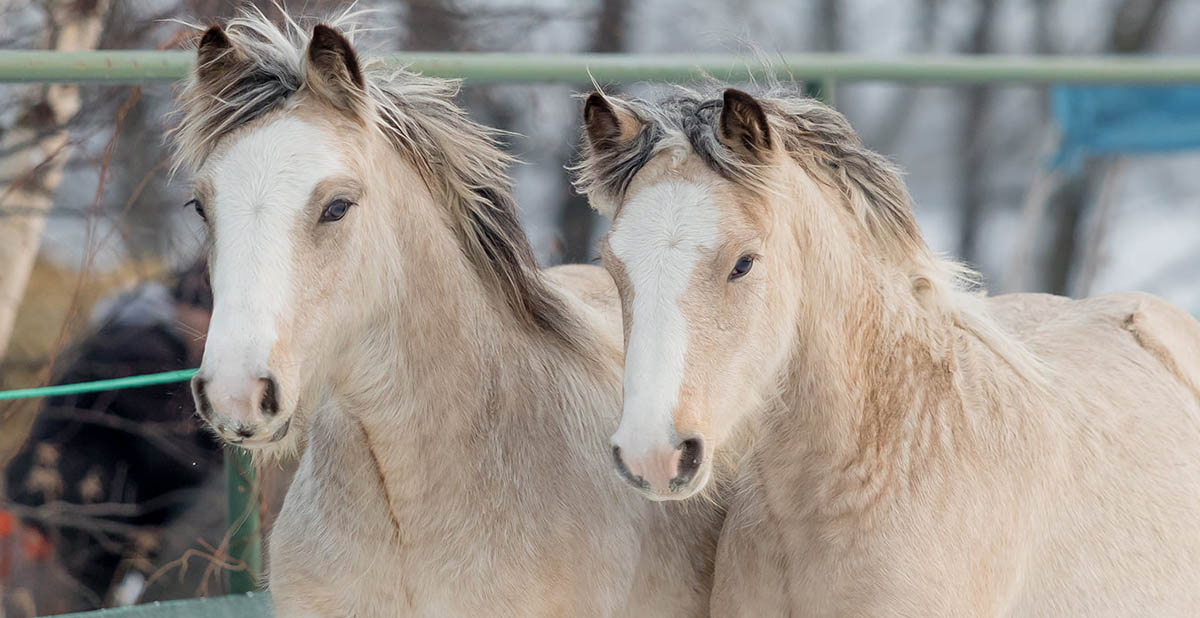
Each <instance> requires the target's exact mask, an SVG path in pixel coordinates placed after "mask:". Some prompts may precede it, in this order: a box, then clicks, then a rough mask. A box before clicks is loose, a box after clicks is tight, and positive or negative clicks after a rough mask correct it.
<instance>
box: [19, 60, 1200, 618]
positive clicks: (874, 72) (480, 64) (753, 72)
mask: <svg viewBox="0 0 1200 618" xmlns="http://www.w3.org/2000/svg"><path fill="white" fill-rule="evenodd" d="M380 60H382V62H383V63H384V64H386V65H388V66H392V67H408V68H409V69H411V70H414V71H418V72H421V73H424V74H426V75H431V76H437V77H456V78H463V79H466V80H468V81H471V82H559V83H570V84H587V83H588V82H589V81H591V80H592V79H595V80H596V81H597V82H599V83H600V84H605V83H612V82H636V81H665V82H679V81H688V80H693V79H695V78H697V77H700V76H703V75H709V76H712V77H715V78H719V79H726V80H744V79H747V78H750V77H760V76H763V75H766V74H767V73H771V74H774V75H775V76H777V77H779V78H781V79H785V80H797V81H805V82H808V85H807V87H806V91H807V92H809V93H810V94H812V95H814V96H821V97H823V98H828V97H830V96H831V95H832V93H833V89H834V86H835V84H836V83H837V82H839V81H887V82H910V83H922V84H951V85H953V84H974V83H1006V84H1050V83H1097V84H1173V83H1193V84H1200V57H1162V56H1088V57H1072V56H1041V57H1036V56H994V55H987V56H934V55H908V56H896V57H879V56H864V55H855V54H780V55H772V56H769V57H768V58H767V60H768V62H769V63H770V66H769V67H764V66H763V64H762V63H761V62H759V61H757V60H755V59H754V58H752V57H750V56H748V55H741V56H739V55H732V54H637V55H632V54H554V55H545V54H524V53H485V54H480V53H397V54H387V55H383V56H381V57H380ZM193 61H194V55H193V54H192V53H191V52H185V51H88V52H48V51H24V50H21V51H12V50H8V51H4V50H0V83H33V82H58V83H63V82H68V83H80V84H110V85H111V84H143V83H150V82H165V81H174V80H177V79H180V78H182V77H183V76H184V75H186V73H187V72H188V70H189V69H190V68H191V66H192V63H193ZM194 371H195V370H183V371H176V372H166V373H161V374H152V375H148V376H133V377H130V378H121V379H117V380H103V381H100V382H92V383H87V384H84V385H78V384H77V385H62V386H53V387H47V388H43V389H22V390H19V391H8V392H0V401H3V400H6V399H18V398H26V397H44V396H50V395H62V394H71V393H79V392H87V391H95V390H108V389H115V388H135V387H137V386H147V385H150V384H164V383H169V382H182V381H185V380H187V379H189V378H190V377H191V376H192V374H193V373H194ZM225 475H226V489H227V492H228V506H227V514H228V517H229V522H230V527H231V530H232V533H231V535H230V538H231V540H230V544H229V548H230V555H231V557H233V558H234V559H235V560H240V561H242V563H244V564H245V566H246V569H245V570H244V571H236V572H231V574H230V587H231V590H232V591H234V592H245V591H247V590H251V589H252V588H253V587H254V586H255V584H256V581H255V579H254V578H255V576H256V575H261V573H262V556H261V539H260V538H259V536H260V535H259V513H258V509H257V508H256V507H257V496H258V491H257V479H256V477H255V474H254V469H253V467H252V466H251V462H250V458H249V456H248V454H247V453H246V452H245V451H243V450H242V449H237V448H231V449H229V450H227V452H226V459H225ZM73 615H74V616H80V617H83V616H89V617H95V616H100V615H104V616H112V617H114V618H140V617H148V616H155V617H157V618H185V617H191V616H212V617H216V618H226V617H227V618H261V617H265V616H269V615H270V607H269V597H268V596H267V595H266V594H261V593H260V594H256V595H255V594H238V595H234V596H230V597H225V598H221V599H208V600H196V601H183V602H175V603H162V604H157V603H156V604H153V605H149V606H138V607H133V608H127V609H119V610H103V611H101V612H95V613H92V614H73Z"/></svg>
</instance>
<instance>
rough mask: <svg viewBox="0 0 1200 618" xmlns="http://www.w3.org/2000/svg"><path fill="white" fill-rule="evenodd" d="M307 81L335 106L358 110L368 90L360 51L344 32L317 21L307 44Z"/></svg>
mask: <svg viewBox="0 0 1200 618" xmlns="http://www.w3.org/2000/svg"><path fill="white" fill-rule="evenodd" d="M306 57H307V59H308V60H307V62H306V64H305V84H306V85H307V86H308V87H309V88H310V89H311V90H312V91H313V92H314V93H316V94H318V95H320V96H321V97H323V98H324V99H325V100H327V101H328V102H329V103H332V104H333V105H334V106H335V107H337V108H339V109H341V110H343V111H347V112H354V113H357V112H358V111H360V110H361V106H362V105H363V103H364V102H365V100H366V98H365V94H366V90H365V88H364V84H365V82H364V80H363V74H362V69H361V68H360V67H359V63H358V54H356V53H354V48H353V47H351V46H350V41H347V40H346V37H344V36H342V33H340V32H338V31H337V30H335V29H333V28H330V27H329V26H326V25H325V24H317V25H316V26H315V27H313V33H312V40H311V41H309V43H308V53H307V55H306Z"/></svg>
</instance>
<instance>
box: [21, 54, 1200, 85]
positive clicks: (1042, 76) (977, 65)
mask: <svg viewBox="0 0 1200 618" xmlns="http://www.w3.org/2000/svg"><path fill="white" fill-rule="evenodd" d="M381 59H382V60H383V61H384V62H385V63H386V64H387V65H389V66H397V67H398V66H407V67H409V68H411V69H412V70H414V71H419V72H421V73H424V74H426V75H433V76H439V77H461V78H464V79H467V80H470V81H476V82H560V83H575V84H586V83H588V82H589V81H590V80H591V78H595V79H596V81H598V82H600V83H602V84H603V83H606V82H633V81H688V80H692V79H695V78H697V77H699V76H701V75H705V74H707V75H711V76H713V77H716V78H719V79H726V80H739V79H745V78H747V77H748V76H750V75H751V74H754V75H758V76H761V75H763V74H765V73H767V72H770V73H774V74H775V75H777V76H779V77H781V78H784V79H788V78H794V79H797V80H807V79H836V80H839V81H897V82H923V83H944V84H956V83H980V82H1007V83H1050V82H1074V83H1080V82H1085V83H1110V84H1113V83H1139V84H1170V83H1188V82H1192V83H1200V58H1193V57H1164V56H1040V57H1038V56H998V55H983V56H942V55H907V56H895V57H880V56H864V55H857V54H783V55H780V56H777V57H774V58H771V62H772V65H771V66H770V67H769V68H767V67H763V66H762V64H761V63H759V62H758V61H757V60H754V59H753V58H750V57H744V56H736V55H728V54H531V53H396V54H387V55H384V56H382V57H381ZM192 61H193V54H192V53H190V52H185V51H88V52H51V51H0V82H73V83H108V84H133V83H145V82H154V81H171V80H176V79H179V78H181V77H183V76H184V74H185V73H186V72H187V71H188V69H189V68H190V67H191V65H192Z"/></svg>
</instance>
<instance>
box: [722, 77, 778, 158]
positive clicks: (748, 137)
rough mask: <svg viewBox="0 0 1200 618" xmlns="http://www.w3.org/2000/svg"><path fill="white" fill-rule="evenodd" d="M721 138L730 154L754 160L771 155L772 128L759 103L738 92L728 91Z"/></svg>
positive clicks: (726, 91) (735, 90)
mask: <svg viewBox="0 0 1200 618" xmlns="http://www.w3.org/2000/svg"><path fill="white" fill-rule="evenodd" d="M717 137H718V138H720V140H721V143H723V144H725V146H727V147H728V148H729V149H730V150H733V151H734V152H737V153H739V154H741V155H742V156H745V157H749V158H752V159H763V158H764V157H766V156H767V154H768V153H769V152H770V151H771V127H770V125H769V124H768V123H767V113H766V112H765V111H763V108H762V104H761V103H759V102H758V100H757V99H755V98H754V97H752V96H750V95H749V94H746V93H745V92H742V91H741V90H737V89H734V88H729V89H727V90H725V96H724V106H723V107H722V109H721V125H720V128H719V131H718V135H717Z"/></svg>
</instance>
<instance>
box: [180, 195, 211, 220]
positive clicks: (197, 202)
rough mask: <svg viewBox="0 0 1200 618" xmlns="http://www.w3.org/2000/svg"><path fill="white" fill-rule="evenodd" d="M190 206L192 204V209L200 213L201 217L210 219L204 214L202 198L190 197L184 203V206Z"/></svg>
mask: <svg viewBox="0 0 1200 618" xmlns="http://www.w3.org/2000/svg"><path fill="white" fill-rule="evenodd" d="M189 206H191V207H192V209H193V210H195V211H196V214H198V215H200V218H201V219H203V220H205V221H208V217H206V216H204V204H201V203H200V200H197V199H190V200H188V201H187V202H184V204H183V207H184V208H187V207H189Z"/></svg>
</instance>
